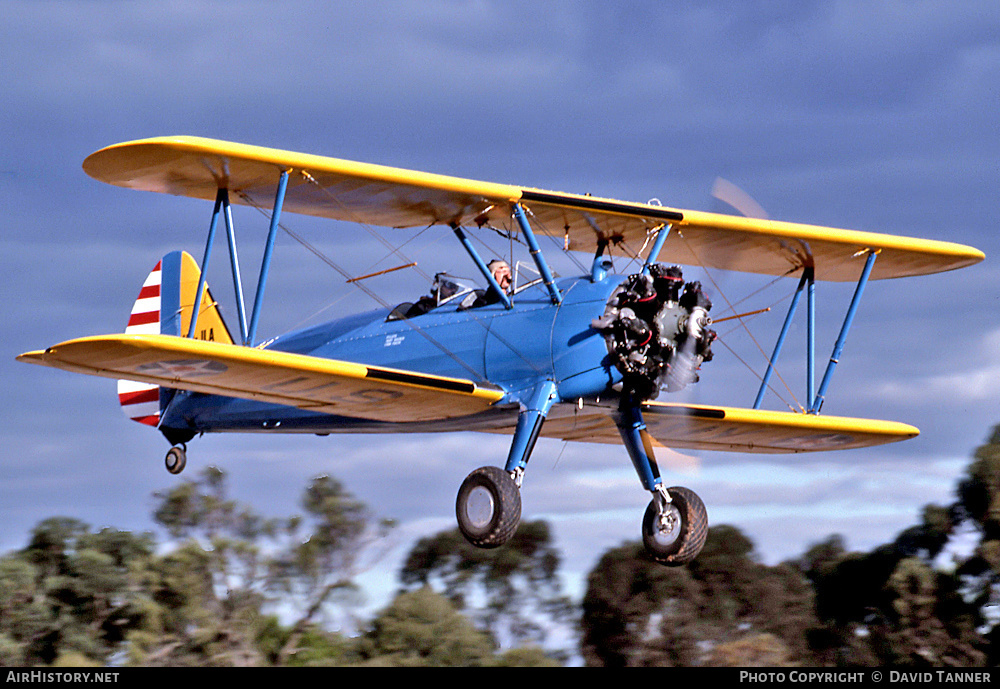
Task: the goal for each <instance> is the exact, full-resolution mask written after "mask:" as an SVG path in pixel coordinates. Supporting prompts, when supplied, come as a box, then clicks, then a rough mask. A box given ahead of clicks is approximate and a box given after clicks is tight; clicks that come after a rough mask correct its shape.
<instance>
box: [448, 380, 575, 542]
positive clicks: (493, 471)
mask: <svg viewBox="0 0 1000 689" xmlns="http://www.w3.org/2000/svg"><path fill="white" fill-rule="evenodd" d="M557 397H558V395H557V394H556V387H555V384H554V383H552V382H551V381H546V382H545V383H543V384H542V385H540V386H539V387H538V389H537V390H536V391H535V394H534V395H533V398H534V403H533V404H531V405H529V408H526V409H524V410H522V411H521V413H520V414H519V415H518V417H517V429H516V430H515V431H514V439H513V441H512V442H511V446H510V452H509V453H508V455H507V464H506V466H505V467H504V468H503V469H500V468H499V467H490V466H487V467H481V468H479V469H476V470H475V471H473V472H472V473H471V474H469V475H468V477H466V479H465V481H464V482H463V483H462V487H461V488H460V489H459V491H458V499H457V500H456V501H455V515H456V517H457V518H458V528H459V531H461V532H462V535H463V536H465V539H466V540H467V541H469V543H471V544H472V545H474V546H476V547H479V548H496V547H499V546H501V545H503V544H504V543H506V542H507V541H509V540H510V538H511V537H512V536H513V535H514V533H515V532H516V531H517V527H518V524H520V522H521V481H522V479H523V478H524V470H525V467H527V465H528V459H529V458H530V456H531V451H532V449H534V447H535V441H537V440H538V434H539V432H540V431H541V430H542V423H543V422H544V421H545V415H546V414H547V413H548V411H549V409H551V408H552V405H553V404H554V403H555V401H556V399H557Z"/></svg>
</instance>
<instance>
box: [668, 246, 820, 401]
mask: <svg viewBox="0 0 1000 689" xmlns="http://www.w3.org/2000/svg"><path fill="white" fill-rule="evenodd" d="M677 234H678V235H680V238H681V239H682V240H683V241H684V245H685V246H686V247H687V249H688V251H689V252H690V253H691V255H692V256H693V257H694V259H695V262H696V265H698V266H699V267H700V268H701V269H702V270H703V271H705V275H706V277H708V279H709V280H710V281H711V283H712V286H713V287H715V289H716V290H717V291H718V293H719V296H720V297H722V299H723V300H724V301H725V302H726V304H727V305H728V307H729V310H731V311H733V313H736V310H735V308H734V304H732V303H731V302H730V301H729V299H728V298H727V297H726V294H725V292H724V291H723V290H722V287H721V286H720V285H719V283H718V282H716V280H715V278H714V277H713V275H712V273H711V271H709V270H708V268H707V267H706V266H705V264H704V262H703V261H702V260H701V257H700V256H699V255H698V253H697V252H696V251H695V250H694V248H693V247H692V246H691V244H690V242H688V240H687V238H686V237H685V236H684V233H683V232H681V231H678V232H677ZM786 275H787V273H786ZM724 313H725V312H724ZM738 320H739V323H740V326H742V328H743V329H744V330H745V331H746V333H747V335H748V336H749V337H750V340H751V342H753V343H754V346H756V347H757V350H758V351H759V352H760V353H761V355H762V356H763V357H764V360H765V361H767V362H768V364H770V365H771V366H772V368H773V370H774V373H775V375H777V376H778V380H780V381H781V383H782V385H784V386H785V389H786V390H787V391H788V394H789V395H791V397H792V400H793V401H794V402H795V404H796V406H798V407H799V411H801V412H805V407H803V406H802V405H801V404H800V403H799V400H798V399H797V398H796V396H795V393H794V392H792V388H791V387H789V385H788V383H787V382H786V381H785V379H784V377H783V376H782V375H781V373H780V372H779V371H778V370H777V367H775V366H774V362H772V361H771V357H770V356H769V355H768V354H767V352H765V351H764V348H763V347H761V345H760V343H759V342H758V341H757V338H756V337H754V334H753V333H752V332H751V331H750V328H749V327H747V324H746V323H745V322H744V319H743V318H740V319H738ZM723 346H725V347H726V348H727V349H729V350H730V351H732V349H731V348H730V347H729V346H728V345H726V344H725V343H723ZM737 359H740V361H743V359H741V358H740V357H738V356H737ZM743 363H744V365H747V364H746V362H745V361H744V362H743ZM747 366H748V365H747ZM748 368H749V366H748ZM750 370H751V371H753V369H752V368H751V369H750ZM754 375H757V374H756V372H754ZM786 404H787V402H786Z"/></svg>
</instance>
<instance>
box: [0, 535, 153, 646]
mask: <svg viewBox="0 0 1000 689" xmlns="http://www.w3.org/2000/svg"><path fill="white" fill-rule="evenodd" d="M152 553H153V541H152V538H151V537H150V536H149V535H148V534H146V535H141V536H136V535H134V534H131V533H128V532H124V531H117V530H114V529H102V530H101V531H98V532H96V533H95V532H92V531H91V530H90V527H89V526H88V525H87V524H85V523H83V522H81V521H79V520H76V519H71V518H64V517H55V518H51V519H46V520H44V521H42V522H41V523H39V524H38V526H36V527H35V528H34V530H33V531H32V534H31V538H30V541H29V543H28V546H27V547H26V548H25V549H24V550H21V551H19V552H17V553H13V554H10V555H8V556H5V557H4V558H2V559H0V656H2V657H0V662H3V663H11V664H22V665H36V664H52V663H56V662H59V660H60V658H65V657H67V656H70V655H72V657H74V658H76V659H78V660H79V661H80V662H83V661H84V660H86V661H87V662H94V663H102V662H105V661H106V660H107V659H108V658H109V657H110V656H111V654H112V653H114V652H115V650H117V648H119V645H120V644H121V642H122V641H123V640H124V639H125V637H126V636H127V635H128V634H129V633H130V632H131V631H132V630H134V629H138V628H140V627H141V626H142V624H143V614H142V611H143V609H144V607H145V602H146V601H145V590H144V588H143V586H142V580H143V576H144V572H145V571H146V568H147V566H148V563H149V562H150V560H151V558H152Z"/></svg>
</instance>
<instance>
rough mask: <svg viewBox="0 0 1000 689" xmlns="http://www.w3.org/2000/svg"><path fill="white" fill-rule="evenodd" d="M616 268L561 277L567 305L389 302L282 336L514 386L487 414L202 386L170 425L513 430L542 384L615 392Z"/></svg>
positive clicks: (290, 342)
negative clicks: (404, 312) (269, 400)
mask: <svg viewBox="0 0 1000 689" xmlns="http://www.w3.org/2000/svg"><path fill="white" fill-rule="evenodd" d="M622 279H623V278H622V276H617V275H609V276H607V277H606V278H603V279H600V280H596V281H594V280H591V279H590V277H587V276H584V277H578V278H565V279H561V280H559V281H558V287H559V290H560V292H561V294H562V303H561V304H558V305H554V304H553V303H552V302H551V300H550V299H549V297H548V295H547V294H546V293H545V292H544V291H543V290H540V289H529V290H525V291H524V292H521V293H520V294H518V295H517V296H515V298H514V300H513V301H514V304H513V307H512V308H510V309H507V308H505V307H504V306H503V305H502V304H499V303H498V304H492V305H488V306H482V307H479V308H474V309H467V310H459V308H458V306H457V305H445V306H441V307H438V308H436V309H433V310H431V311H429V312H428V313H426V314H423V315H420V316H417V317H414V318H409V319H402V320H387V316H388V312H387V311H386V310H385V309H381V310H378V311H371V312H368V313H363V314H358V315H354V316H350V317H347V318H344V319H340V320H337V321H332V322H329V323H325V324H322V325H319V326H315V327H312V328H307V329H304V330H298V331H294V332H291V333H288V334H286V335H282V336H280V337H278V338H276V339H275V340H274V341H272V342H270V343H269V344H268V345H267V347H268V348H270V349H275V350H280V351H285V352H293V353H297V354H308V355H311V356H316V357H323V358H328V359H337V360H341V361H352V362H358V363H363V364H367V365H373V366H383V367H392V368H400V369H405V370H410V371H419V372H422V373H428V374H433V375H439V376H448V377H453V378H461V379H468V380H472V381H475V382H477V383H486V382H488V383H489V384H491V385H493V386H497V387H499V388H502V389H503V390H504V392H506V393H507V394H506V397H505V399H504V400H503V401H501V402H500V403H498V404H497V405H495V407H494V408H493V409H491V410H490V411H489V412H486V413H479V414H476V415H475V416H472V417H462V418H458V419H456V418H451V419H443V420H440V421H433V422H422V423H419V424H414V423H407V424H400V423H389V422H378V421H371V420H368V419H357V418H352V417H343V416H331V415H329V414H319V413H316V412H310V411H305V410H299V409H295V408H292V407H285V406H279V405H273V404H263V403H259V402H253V401H249V400H239V399H233V398H227V397H219V396H213V395H203V394H197V393H177V395H176V397H175V398H174V399H173V401H172V402H171V403H170V405H169V407H168V408H167V410H166V413H165V416H164V418H163V420H162V423H161V428H168V429H169V428H173V429H178V430H181V429H184V430H190V431H194V432H220V431H253V430H257V431H281V432H286V433H287V432H296V431H298V432H309V433H337V432H354V433H357V432H399V431H411V432H424V431H454V430H476V429H490V428H503V427H508V426H511V425H513V424H514V423H515V422H516V420H517V412H518V408H519V406H520V405H521V404H523V403H524V402H525V400H527V399H528V398H529V397H530V395H531V394H532V391H533V390H535V388H536V387H537V386H538V385H539V383H540V382H542V381H547V380H550V381H553V382H554V383H555V384H556V388H557V391H558V396H559V400H560V401H572V402H575V401H576V400H578V399H580V398H584V399H592V398H594V397H598V396H601V395H603V394H606V393H607V392H608V391H609V388H610V387H611V386H612V385H614V384H615V383H617V382H619V381H620V380H621V374H620V373H619V372H618V370H617V369H616V368H615V367H614V366H613V365H612V364H611V363H610V358H609V356H608V349H607V345H606V343H605V340H604V337H603V336H602V335H601V334H600V333H599V332H597V331H596V330H594V329H593V328H592V327H591V322H592V321H593V320H594V319H595V318H599V317H600V316H601V315H602V313H603V312H604V309H605V306H606V304H607V302H608V298H609V296H610V295H611V293H612V291H613V290H614V289H615V288H616V287H617V286H618V284H619V283H620V282H621V280H622Z"/></svg>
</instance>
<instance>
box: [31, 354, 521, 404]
mask: <svg viewBox="0 0 1000 689" xmlns="http://www.w3.org/2000/svg"><path fill="white" fill-rule="evenodd" d="M18 359H19V360H20V361H25V362H28V363H35V364H41V365H44V366H52V367H54V368H60V369H63V370H66V371H74V372H77V373H87V374H90V375H96V376H102V377H105V378H117V379H128V380H138V381H142V382H146V383H152V384H154V385H163V386H166V387H170V388H176V389H179V390H191V391H194V392H205V393H210V394H216V395H226V396H228V397H239V398H243V399H252V400H259V401H262V402H271V403H275V404H284V405H288V406H293V407H299V408H301V409H308V410H312V411H317V412H323V413H326V414H337V415H342V416H350V417H358V418H364V419H373V420H379V421H393V422H410V421H430V420H437V419H447V418H454V417H460V416H468V415H471V414H474V413H476V412H479V411H483V410H485V409H487V408H488V407H489V406H490V405H492V404H494V403H495V402H497V401H499V400H500V399H501V398H502V397H503V394H504V393H503V392H502V391H501V390H499V389H497V388H492V387H483V386H481V385H477V384H476V383H473V382H472V381H468V380H461V379H456V378H446V377H442V376H432V375H427V374H424V373H417V372H414V371H402V370H399V369H391V368H383V367H377V366H365V365H363V364H355V363H351V362H348V361H336V360H331V359H321V358H317V357H311V356H305V355H301V354H289V353H287V352H277V351H273V350H262V349H253V348H250V347H239V346H236V345H231V344H223V343H218V342H204V341H201V340H191V339H187V338H183V337H174V336H171V335H100V336H96V337H84V338H80V339H76V340H70V341H68V342H63V343H62V344H58V345H55V346H54V347H49V348H48V349H46V350H44V351H37V352H27V353H25V354H22V355H21V356H19V357H18Z"/></svg>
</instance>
